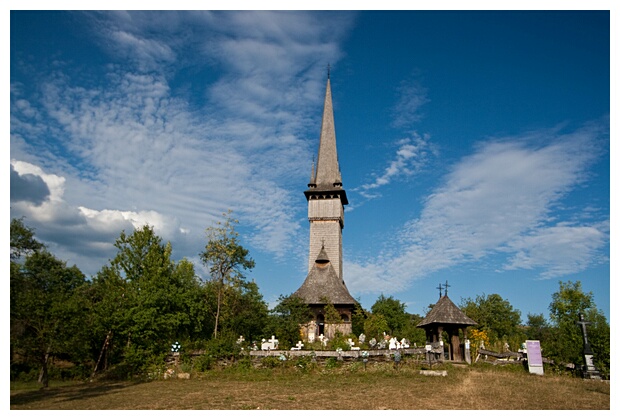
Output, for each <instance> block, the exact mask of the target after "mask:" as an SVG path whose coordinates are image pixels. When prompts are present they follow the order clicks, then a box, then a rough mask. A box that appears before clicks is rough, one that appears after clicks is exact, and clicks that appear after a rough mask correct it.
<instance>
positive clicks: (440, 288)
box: [435, 283, 443, 299]
mask: <svg viewBox="0 0 620 420" xmlns="http://www.w3.org/2000/svg"><path fill="white" fill-rule="evenodd" d="M435 289H439V299H441V291H442V290H443V287H442V286H441V283H439V287H435Z"/></svg>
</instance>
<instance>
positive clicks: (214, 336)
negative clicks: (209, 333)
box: [213, 285, 222, 338]
mask: <svg viewBox="0 0 620 420" xmlns="http://www.w3.org/2000/svg"><path fill="white" fill-rule="evenodd" d="M221 306H222V286H221V285H220V287H219V288H218V291H217V311H216V313H215V329H214V330H213V338H217V326H218V322H219V320H220V307H221Z"/></svg>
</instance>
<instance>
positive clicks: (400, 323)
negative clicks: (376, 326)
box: [370, 294, 410, 337]
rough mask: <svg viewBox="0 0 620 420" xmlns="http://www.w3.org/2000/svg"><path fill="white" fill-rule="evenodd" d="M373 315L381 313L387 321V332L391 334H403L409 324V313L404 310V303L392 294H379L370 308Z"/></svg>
mask: <svg viewBox="0 0 620 420" xmlns="http://www.w3.org/2000/svg"><path fill="white" fill-rule="evenodd" d="M370 309H371V311H372V313H373V314H374V315H383V317H384V319H385V321H386V322H387V331H386V332H387V333H389V334H390V335H392V336H401V337H402V336H403V333H404V332H405V330H406V329H407V327H408V325H409V323H410V322H409V315H408V314H407V313H406V312H405V304H404V303H401V301H400V300H398V299H394V298H393V297H392V296H389V297H385V296H384V295H383V294H381V296H379V298H378V299H377V301H376V302H375V303H374V304H373V305H372V307H371V308H370Z"/></svg>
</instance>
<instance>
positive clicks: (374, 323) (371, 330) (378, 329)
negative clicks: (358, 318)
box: [364, 313, 389, 341]
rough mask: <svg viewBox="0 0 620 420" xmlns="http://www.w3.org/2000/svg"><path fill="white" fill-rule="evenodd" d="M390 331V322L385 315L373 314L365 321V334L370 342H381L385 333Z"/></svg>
mask: <svg viewBox="0 0 620 420" xmlns="http://www.w3.org/2000/svg"><path fill="white" fill-rule="evenodd" d="M388 330H389V326H388V322H387V320H386V319H385V316H383V314H375V313H371V314H370V315H368V317H366V320H365V321H364V334H365V335H366V338H367V339H368V340H370V339H372V338H375V339H376V340H378V341H380V340H381V339H382V338H383V333H384V332H386V331H388Z"/></svg>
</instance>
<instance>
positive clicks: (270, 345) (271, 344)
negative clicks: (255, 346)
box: [261, 335, 279, 350]
mask: <svg viewBox="0 0 620 420" xmlns="http://www.w3.org/2000/svg"><path fill="white" fill-rule="evenodd" d="M278 343H279V341H278V340H277V339H276V337H275V336H274V335H272V336H271V338H270V339H269V340H267V341H265V339H264V338H263V342H262V344H261V350H276V349H277V348H278Z"/></svg>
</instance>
